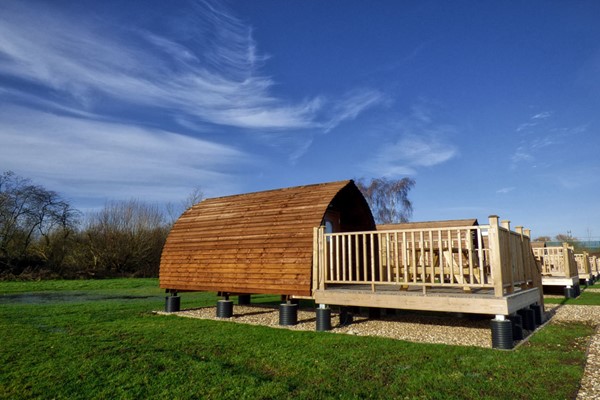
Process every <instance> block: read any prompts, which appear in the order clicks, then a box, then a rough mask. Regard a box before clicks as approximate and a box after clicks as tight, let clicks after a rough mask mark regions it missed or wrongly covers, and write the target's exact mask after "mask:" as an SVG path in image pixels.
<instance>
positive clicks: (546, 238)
mask: <svg viewBox="0 0 600 400" xmlns="http://www.w3.org/2000/svg"><path fill="white" fill-rule="evenodd" d="M533 241H534V242H550V241H552V238H550V236H539V237H537V238H535V239H533Z"/></svg>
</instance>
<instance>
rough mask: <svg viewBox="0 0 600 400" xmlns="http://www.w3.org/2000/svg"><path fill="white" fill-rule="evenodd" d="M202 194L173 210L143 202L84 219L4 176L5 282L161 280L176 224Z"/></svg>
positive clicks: (113, 205) (115, 204)
mask: <svg viewBox="0 0 600 400" xmlns="http://www.w3.org/2000/svg"><path fill="white" fill-rule="evenodd" d="M201 197H202V193H201V192H200V191H199V190H196V191H194V192H193V193H192V194H191V195H190V198H189V199H186V200H185V201H183V202H182V204H180V205H179V206H174V205H172V204H169V205H167V207H166V209H164V208H162V207H159V206H157V205H154V204H149V203H146V202H143V201H139V200H127V201H111V202H108V203H106V205H105V206H104V208H102V209H100V210H98V211H94V212H90V213H87V214H84V213H82V212H80V211H79V210H77V209H75V208H74V207H73V206H72V205H71V204H70V203H69V202H68V201H67V200H65V199H64V198H62V196H61V195H59V194H58V193H57V192H54V191H52V190H48V189H46V188H44V187H42V186H40V185H35V184H34V183H32V182H31V180H30V179H27V178H23V177H20V176H18V175H16V174H15V173H13V172H11V171H8V172H4V173H3V174H2V175H0V279H14V278H16V277H22V278H39V277H42V278H58V277H60V278H93V277H97V278H102V277H117V276H139V277H152V276H158V268H159V265H160V254H161V251H162V248H163V245H164V243H165V240H166V237H167V234H168V232H169V230H170V228H171V225H172V222H173V221H174V219H175V218H176V217H177V216H178V215H179V211H180V209H184V208H185V207H187V205H188V203H191V202H197V201H200V200H201ZM192 204H193V203H192ZM189 205H191V204H189Z"/></svg>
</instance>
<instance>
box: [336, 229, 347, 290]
mask: <svg viewBox="0 0 600 400" xmlns="http://www.w3.org/2000/svg"><path fill="white" fill-rule="evenodd" d="M338 237H339V238H340V239H341V241H342V280H343V281H344V282H346V281H347V280H346V268H347V265H346V239H347V236H346V235H344V236H341V237H340V236H338Z"/></svg>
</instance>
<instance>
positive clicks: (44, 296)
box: [0, 292, 163, 304]
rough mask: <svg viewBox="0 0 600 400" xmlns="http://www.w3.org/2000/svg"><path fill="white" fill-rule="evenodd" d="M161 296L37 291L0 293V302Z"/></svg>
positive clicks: (44, 301) (159, 297) (84, 300)
mask: <svg viewBox="0 0 600 400" xmlns="http://www.w3.org/2000/svg"><path fill="white" fill-rule="evenodd" d="M162 297H163V296H123V295H106V294H94V293H89V292H65V293H58V292H48V293H44V292H38V293H18V294H5V295H0V304H9V303H20V304H48V303H69V302H87V301H97V300H139V299H161V298H162Z"/></svg>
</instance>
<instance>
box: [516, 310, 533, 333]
mask: <svg viewBox="0 0 600 400" xmlns="http://www.w3.org/2000/svg"><path fill="white" fill-rule="evenodd" d="M517 313H518V314H519V315H520V316H521V317H522V318H523V329H525V330H528V331H530V332H533V331H535V314H534V311H533V310H532V309H531V308H529V307H526V308H522V309H520V310H519V311H517Z"/></svg>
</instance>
